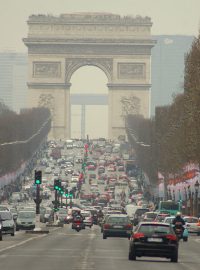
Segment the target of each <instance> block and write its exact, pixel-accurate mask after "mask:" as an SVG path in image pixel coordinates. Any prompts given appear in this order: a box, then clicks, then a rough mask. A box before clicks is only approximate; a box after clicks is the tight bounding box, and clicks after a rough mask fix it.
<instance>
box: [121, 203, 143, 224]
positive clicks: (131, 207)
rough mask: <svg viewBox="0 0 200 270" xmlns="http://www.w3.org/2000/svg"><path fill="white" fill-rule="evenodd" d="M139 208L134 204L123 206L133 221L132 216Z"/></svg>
mask: <svg viewBox="0 0 200 270" xmlns="http://www.w3.org/2000/svg"><path fill="white" fill-rule="evenodd" d="M139 208H141V206H138V205H135V204H127V205H126V206H125V211H126V213H127V215H128V216H129V218H130V219H131V220H132V219H133V216H134V214H135V212H136V210H137V209H139Z"/></svg>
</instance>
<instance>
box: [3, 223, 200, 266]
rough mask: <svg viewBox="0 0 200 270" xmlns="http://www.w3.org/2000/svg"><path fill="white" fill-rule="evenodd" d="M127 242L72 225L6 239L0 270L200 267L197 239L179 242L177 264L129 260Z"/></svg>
mask: <svg viewBox="0 0 200 270" xmlns="http://www.w3.org/2000/svg"><path fill="white" fill-rule="evenodd" d="M128 242H129V241H128V239H125V238H108V239H106V240H103V239H102V234H101V233H100V229H99V227H98V226H93V227H92V229H89V228H86V229H85V230H82V231H80V232H76V231H74V230H72V229H71V225H65V227H64V228H59V229H58V228H56V229H55V230H54V231H51V232H50V234H48V235H41V236H39V235H37V236H35V235H28V236H27V235H25V234H24V232H22V231H20V232H19V233H17V234H16V236H15V237H13V238H11V237H10V236H5V237H4V240H3V241H2V242H0V269H3V270H11V269H15V270H27V269H28V270H33V269H34V270H35V269H39V270H40V269H41V270H60V269H70V270H129V269H130V270H132V269H137V270H140V269H141V270H144V269H145V270H148V269H151V270H152V269H153V270H160V269H162V270H165V269H166V270H169V269H170V270H173V269H180V270H197V269H199V265H200V256H199V249H200V238H198V237H197V236H191V237H190V239H189V241H188V242H180V248H179V262H178V263H171V262H170V261H169V260H167V259H163V258H147V257H142V258H137V261H129V260H128V244H129V243H128Z"/></svg>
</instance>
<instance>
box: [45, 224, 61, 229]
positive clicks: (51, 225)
mask: <svg viewBox="0 0 200 270" xmlns="http://www.w3.org/2000/svg"><path fill="white" fill-rule="evenodd" d="M46 227H60V228H62V227H64V224H48V225H46Z"/></svg>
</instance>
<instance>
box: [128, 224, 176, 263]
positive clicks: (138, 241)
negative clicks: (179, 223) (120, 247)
mask: <svg viewBox="0 0 200 270" xmlns="http://www.w3.org/2000/svg"><path fill="white" fill-rule="evenodd" d="M129 243H130V244H129V256H128V258H129V260H136V257H142V256H147V257H164V258H167V259H171V262H178V246H179V245H178V239H177V237H176V234H175V232H174V230H173V228H172V226H171V225H170V224H167V223H161V222H140V224H139V225H138V226H137V227H136V229H135V231H134V232H133V234H132V236H131V238H130V242H129Z"/></svg>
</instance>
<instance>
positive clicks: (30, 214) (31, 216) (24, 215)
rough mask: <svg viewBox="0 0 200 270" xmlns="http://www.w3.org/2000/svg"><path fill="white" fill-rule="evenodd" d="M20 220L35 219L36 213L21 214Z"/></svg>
mask: <svg viewBox="0 0 200 270" xmlns="http://www.w3.org/2000/svg"><path fill="white" fill-rule="evenodd" d="M18 218H35V212H19V215H18Z"/></svg>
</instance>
